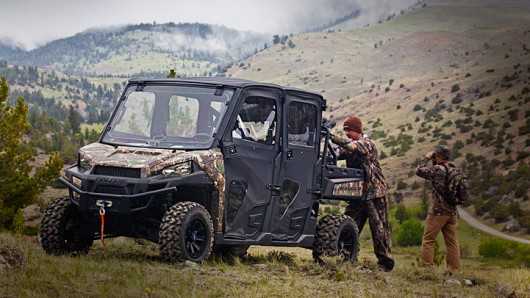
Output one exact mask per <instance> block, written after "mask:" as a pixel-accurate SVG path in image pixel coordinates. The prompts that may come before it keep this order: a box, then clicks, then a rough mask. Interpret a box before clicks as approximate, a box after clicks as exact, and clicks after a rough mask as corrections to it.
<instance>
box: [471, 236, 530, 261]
mask: <svg viewBox="0 0 530 298" xmlns="http://www.w3.org/2000/svg"><path fill="white" fill-rule="evenodd" d="M478 253H479V255H480V256H481V257H483V258H496V259H510V260H515V261H516V262H517V263H518V264H521V265H523V266H526V267H530V246H529V245H525V244H520V243H516V242H513V241H507V240H503V239H493V238H489V239H485V240H482V241H481V242H480V245H479V247H478Z"/></svg>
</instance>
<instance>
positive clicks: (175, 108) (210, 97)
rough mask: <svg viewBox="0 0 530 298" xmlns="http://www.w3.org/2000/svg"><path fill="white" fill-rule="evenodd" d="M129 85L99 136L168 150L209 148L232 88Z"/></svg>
mask: <svg viewBox="0 0 530 298" xmlns="http://www.w3.org/2000/svg"><path fill="white" fill-rule="evenodd" d="M136 90H137V87H136V85H132V86H130V87H129V88H128V89H127V91H126V93H125V94H126V97H125V99H124V100H122V101H120V103H119V104H118V107H117V111H116V113H115V115H114V117H113V118H112V121H111V123H110V129H107V132H105V135H104V136H103V142H105V143H110V144H115V145H128V146H141V147H156V148H168V149H195V148H209V147H210V146H211V145H212V142H213V136H214V133H215V132H216V131H217V128H218V126H219V123H220V121H221V119H222V117H223V115H224V113H225V110H226V107H227V102H228V101H229V100H230V99H231V98H232V95H233V94H234V91H233V90H232V89H222V90H219V89H217V92H216V89H215V88H208V87H186V86H167V85H164V86H153V85H148V86H145V87H144V88H143V89H142V90H141V91H136Z"/></svg>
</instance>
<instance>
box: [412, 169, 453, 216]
mask: <svg viewBox="0 0 530 298" xmlns="http://www.w3.org/2000/svg"><path fill="white" fill-rule="evenodd" d="M452 170H456V166H455V165H454V164H453V163H448V164H447V169H446V167H444V166H442V165H429V164H428V161H425V162H423V163H422V164H420V165H419V166H418V167H417V168H416V175H418V176H419V177H421V178H423V179H426V180H428V181H431V183H432V187H433V190H432V201H431V206H430V208H429V214H433V215H456V214H457V211H456V207H455V206H451V205H449V204H448V203H447V202H446V201H445V200H444V195H445V192H446V191H447V185H446V183H447V175H448V172H447V171H452Z"/></svg>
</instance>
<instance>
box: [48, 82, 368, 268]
mask: <svg viewBox="0 0 530 298" xmlns="http://www.w3.org/2000/svg"><path fill="white" fill-rule="evenodd" d="M325 108H326V101H325V100H324V98H323V97H322V96H321V95H319V94H315V93H311V92H306V91H302V90H298V89H294V88H287V87H281V86H277V85H273V84H265V83H257V82H252V81H247V80H240V79H233V78H193V79H163V80H147V79H146V80H131V81H129V82H128V84H127V86H126V88H125V89H124V92H123V94H122V95H121V97H120V99H119V100H118V102H117V104H116V107H115V109H114V111H113V113H112V115H111V118H110V120H109V121H108V123H107V124H106V127H105V129H104V131H103V132H102V134H101V137H100V139H99V141H98V142H97V143H93V144H90V145H87V146H85V147H82V148H81V149H80V150H79V154H78V160H77V163H76V164H75V165H73V166H71V167H69V168H67V169H66V170H65V174H64V176H63V177H61V178H60V181H61V182H62V183H64V184H65V185H66V186H67V187H68V189H69V196H68V197H65V198H60V199H58V200H56V201H54V202H52V203H51V204H50V205H49V207H48V208H47V209H46V211H45V214H44V218H43V221H42V224H41V230H40V241H41V244H42V247H43V248H44V250H45V251H46V252H47V253H50V254H70V253H86V252H88V250H89V248H90V247H91V245H92V244H93V241H94V240H97V239H103V238H104V237H105V238H109V237H117V236H125V237H132V238H138V239H146V240H150V241H153V242H155V243H158V245H159V249H160V255H161V258H162V259H163V260H166V261H169V262H179V261H186V260H189V261H193V262H201V261H203V260H205V259H206V258H208V257H209V256H210V255H212V254H218V255H235V256H242V255H244V254H245V253H246V250H247V248H248V246H250V245H267V246H298V247H305V248H309V249H313V255H314V257H315V259H317V260H319V259H321V257H322V256H327V255H330V256H339V257H342V258H344V259H346V260H352V261H353V260H355V259H356V257H357V254H358V230H357V227H356V225H355V223H354V221H353V220H352V219H351V218H350V217H348V216H346V215H327V216H320V220H319V212H321V210H319V206H320V204H321V203H322V201H323V200H346V201H357V202H360V201H361V200H363V199H365V198H366V197H367V196H366V191H365V189H364V180H365V178H364V177H365V174H364V171H363V170H362V169H348V168H341V167H338V166H337V161H336V155H335V153H334V151H333V150H332V148H331V143H330V140H329V129H328V128H327V127H325V125H322V124H323V122H324V121H323V119H322V112H323V111H324V110H325Z"/></svg>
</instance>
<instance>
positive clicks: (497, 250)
mask: <svg viewBox="0 0 530 298" xmlns="http://www.w3.org/2000/svg"><path fill="white" fill-rule="evenodd" d="M514 244H515V243H514ZM513 246H514V245H513V244H512V242H507V241H505V240H502V239H486V240H482V241H481V242H480V245H479V247H478V253H479V255H480V256H481V257H484V258H510V257H511V256H512V255H513V252H511V251H510V250H509V248H512V249H513Z"/></svg>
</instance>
